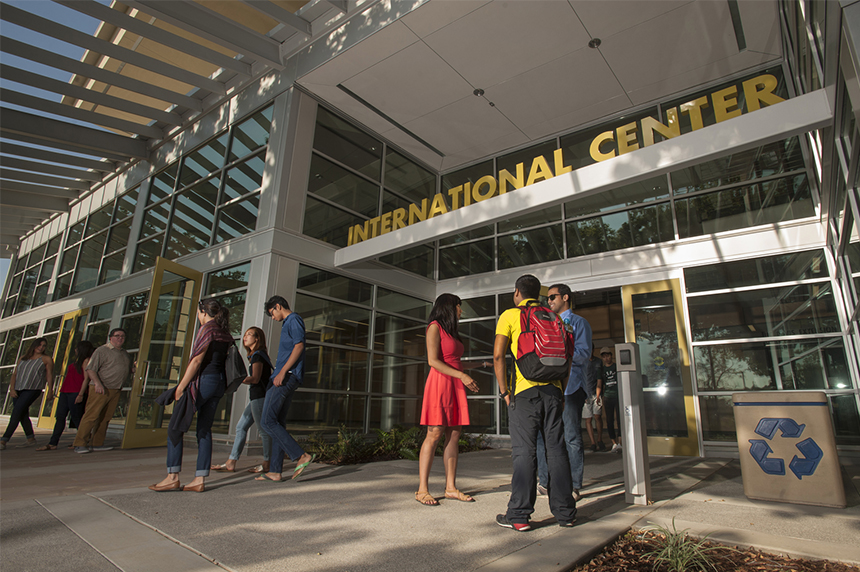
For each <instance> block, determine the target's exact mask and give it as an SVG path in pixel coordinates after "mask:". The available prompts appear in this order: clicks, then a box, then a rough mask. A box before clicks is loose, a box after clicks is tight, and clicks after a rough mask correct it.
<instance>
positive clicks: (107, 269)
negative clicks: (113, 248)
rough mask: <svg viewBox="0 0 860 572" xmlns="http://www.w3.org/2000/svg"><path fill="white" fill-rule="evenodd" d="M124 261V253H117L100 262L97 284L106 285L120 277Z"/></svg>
mask: <svg viewBox="0 0 860 572" xmlns="http://www.w3.org/2000/svg"><path fill="white" fill-rule="evenodd" d="M124 260H125V252H124V251H123V252H118V253H116V254H111V255H110V256H105V258H104V262H102V269H101V274H100V275H99V284H107V283H108V282H113V281H114V280H116V279H118V278H120V276H122V263H123V261H124Z"/></svg>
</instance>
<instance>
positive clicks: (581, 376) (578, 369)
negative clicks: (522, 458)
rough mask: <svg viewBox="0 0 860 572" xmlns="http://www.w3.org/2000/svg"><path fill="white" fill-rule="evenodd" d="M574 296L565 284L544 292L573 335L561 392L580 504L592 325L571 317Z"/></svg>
mask: <svg viewBox="0 0 860 572" xmlns="http://www.w3.org/2000/svg"><path fill="white" fill-rule="evenodd" d="M572 300H573V293H572V292H571V291H570V288H568V287H567V285H565V284H555V285H553V286H550V288H549V290H548V291H547V301H548V302H549V307H550V309H551V310H552V311H553V312H555V313H556V314H558V316H559V318H561V321H562V322H564V325H565V327H566V328H568V329H569V330H570V331H571V332H573V335H574V338H575V341H574V354H573V363H572V364H571V366H570V377H569V378H568V380H567V386H566V387H565V388H564V413H563V415H562V419H563V421H564V442H565V445H567V456H568V458H569V459H570V476H571V479H572V480H573V498H574V500H579V499H580V498H581V495H580V494H579V489H581V488H582V472H583V466H584V465H585V454H584V452H583V449H582V406H583V405H584V404H585V400H586V399H587V397H588V394H587V392H586V376H587V375H588V361H589V359H591V350H592V348H591V325H589V323H588V322H587V321H586V320H585V318H583V317H582V316H577V315H576V314H574V313H573V310H572V309H571V307H570V305H571V302H572ZM544 451H545V449H544V443H543V440H542V439H539V440H538V449H537V458H538V492H539V493H541V494H546V491H547V487H548V486H549V485H550V483H549V482H548V481H549V475H548V471H547V464H546V453H545V452H544Z"/></svg>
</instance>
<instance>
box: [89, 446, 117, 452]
mask: <svg viewBox="0 0 860 572" xmlns="http://www.w3.org/2000/svg"><path fill="white" fill-rule="evenodd" d="M111 450H113V447H106V446H104V445H102V446H101V447H93V448H91V449H90V451H111Z"/></svg>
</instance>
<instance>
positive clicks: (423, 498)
mask: <svg viewBox="0 0 860 572" xmlns="http://www.w3.org/2000/svg"><path fill="white" fill-rule="evenodd" d="M415 500H416V501H418V502H420V503H421V504H423V505H425V506H439V501H437V500H436V499H435V498H433V496H432V495H431V494H430V493H429V492H427V491H418V492H416V493H415Z"/></svg>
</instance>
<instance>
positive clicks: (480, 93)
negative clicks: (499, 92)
mask: <svg viewBox="0 0 860 572" xmlns="http://www.w3.org/2000/svg"><path fill="white" fill-rule="evenodd" d="M472 94H473V95H477V96H478V97H481V96H482V95H484V90H483V89H481V88H480V87H479V88H478V89H476V90H475V91H473V92H472Z"/></svg>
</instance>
